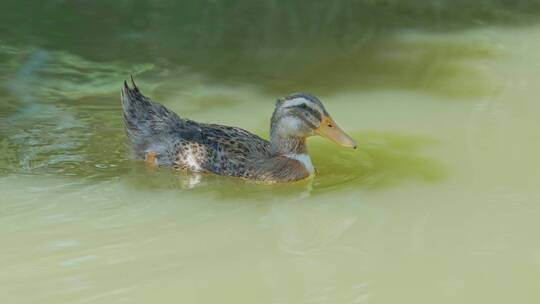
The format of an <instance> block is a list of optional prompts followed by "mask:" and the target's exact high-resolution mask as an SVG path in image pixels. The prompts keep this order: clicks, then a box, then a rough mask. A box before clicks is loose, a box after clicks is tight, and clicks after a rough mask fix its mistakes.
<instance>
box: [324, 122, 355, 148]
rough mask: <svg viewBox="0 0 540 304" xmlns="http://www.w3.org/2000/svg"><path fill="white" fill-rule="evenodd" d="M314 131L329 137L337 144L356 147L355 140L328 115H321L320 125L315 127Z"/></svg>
mask: <svg viewBox="0 0 540 304" xmlns="http://www.w3.org/2000/svg"><path fill="white" fill-rule="evenodd" d="M315 133H317V134H319V135H320V136H322V137H326V138H328V139H330V140H331V141H333V142H335V143H336V144H338V145H341V146H344V147H348V148H353V149H356V141H354V139H352V137H350V136H349V135H347V133H345V132H343V130H341V128H340V127H338V125H337V124H336V123H335V122H334V120H333V119H332V118H331V117H329V116H325V117H323V119H322V121H321V125H320V126H319V128H317V129H315Z"/></svg>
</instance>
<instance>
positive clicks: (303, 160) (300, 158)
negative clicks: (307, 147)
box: [284, 154, 315, 175]
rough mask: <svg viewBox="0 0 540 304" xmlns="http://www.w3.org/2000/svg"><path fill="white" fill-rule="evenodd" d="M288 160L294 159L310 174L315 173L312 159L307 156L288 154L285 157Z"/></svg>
mask: <svg viewBox="0 0 540 304" xmlns="http://www.w3.org/2000/svg"><path fill="white" fill-rule="evenodd" d="M284 156H285V157H287V158H290V159H294V160H297V161H299V162H300V163H302V165H303V166H304V168H306V170H307V171H308V172H309V174H310V175H311V174H313V173H315V168H314V167H313V164H312V163H311V158H310V157H309V155H307V154H287V155H284Z"/></svg>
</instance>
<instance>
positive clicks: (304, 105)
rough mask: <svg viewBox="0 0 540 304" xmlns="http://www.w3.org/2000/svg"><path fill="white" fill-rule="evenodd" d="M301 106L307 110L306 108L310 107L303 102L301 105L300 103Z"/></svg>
mask: <svg viewBox="0 0 540 304" xmlns="http://www.w3.org/2000/svg"><path fill="white" fill-rule="evenodd" d="M300 108H302V109H304V110H305V109H307V108H308V106H307V104H305V103H303V104H301V105H300Z"/></svg>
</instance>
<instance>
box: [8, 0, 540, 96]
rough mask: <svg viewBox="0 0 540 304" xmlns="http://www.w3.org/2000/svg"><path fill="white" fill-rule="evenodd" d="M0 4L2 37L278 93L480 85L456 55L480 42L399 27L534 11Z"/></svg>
mask: <svg viewBox="0 0 540 304" xmlns="http://www.w3.org/2000/svg"><path fill="white" fill-rule="evenodd" d="M105 3H106V5H105ZM2 6H3V9H1V10H0V18H1V20H2V21H3V24H4V28H3V36H2V43H3V44H6V45H7V46H22V47H25V48H27V47H28V46H31V47H36V48H43V49H47V50H53V51H63V52H67V53H69V54H73V55H76V56H79V57H81V58H85V59H87V60H90V61H91V62H96V64H97V63H100V62H121V63H124V65H120V66H126V65H127V66H129V65H135V64H138V63H146V64H152V65H154V66H155V70H154V71H153V72H151V73H149V74H150V75H149V76H150V77H153V78H155V80H156V81H155V82H156V83H157V82H158V80H159V82H162V81H163V80H164V78H167V77H170V76H171V74H170V73H169V72H171V70H174V69H175V68H187V70H188V71H189V72H190V73H195V74H201V75H203V76H204V77H205V78H206V79H208V80H209V81H210V82H218V83H230V84H244V83H248V84H255V85H258V86H261V87H262V88H263V89H264V90H266V91H268V92H269V93H270V92H271V93H272V94H273V95H274V94H276V95H277V96H281V95H282V94H284V92H291V91H299V90H300V91H306V90H307V91H313V92H314V93H317V94H330V93H333V92H336V91H340V90H345V89H350V88H354V89H358V88H360V89H372V88H375V89H378V88H391V89H395V88H407V89H418V90H425V91H428V92H431V93H435V94H450V95H460V94H465V95H470V94H472V95H475V94H479V93H482V92H485V91H484V89H485V88H484V86H485V83H484V81H483V80H479V81H478V80H475V79H476V78H478V77H477V76H478V72H477V71H474V70H472V74H468V73H467V72H471V69H468V68H466V65H467V64H466V62H464V60H467V59H477V58H479V57H481V58H490V57H491V56H492V55H493V52H492V51H490V50H489V48H487V47H485V46H482V45H481V44H480V45H478V43H477V42H476V41H474V42H471V41H464V42H457V43H450V44H448V43H445V42H444V41H442V42H440V43H435V44H433V43H425V42H423V41H419V42H412V43H411V42H407V41H405V42H404V41H401V40H399V39H397V40H396V37H399V36H400V34H401V33H402V32H403V31H404V30H405V31H407V30H412V31H416V30H417V31H421V32H431V33H439V34H440V33H451V32H456V31H461V30H467V29H475V28H480V27H484V26H504V27H511V26H527V25H531V24H537V23H538V20H540V18H539V16H540V2H539V1H535V0H516V1H503V0H482V1H468V0H439V1H429V0H416V1H401V0H386V1H371V0H359V1H348V2H338V1H310V0H299V1H290V2H286V3H283V2H279V1H274V0H265V1H248V0H236V1H227V2H223V1H195V0H191V1H173V0H165V1H149V0H131V1H116V2H110V1H107V2H104V1H33V2H31V3H28V2H22V1H15V0H7V1H3V4H2ZM133 70H135V68H134V69H132V70H130V69H129V68H126V70H125V71H120V72H119V73H120V74H128V73H130V72H133ZM87 72H88V71H86V72H85V73H87ZM172 75H173V76H174V74H172ZM458 76H459V77H458ZM118 80H119V79H112V78H111V83H116V82H117V81H118ZM446 80H450V82H451V83H450V84H447V83H446ZM471 81H472V82H471ZM452 85H453V86H452ZM460 85H462V86H464V88H462V87H460ZM452 87H455V88H456V89H452ZM449 91H450V92H449ZM461 92H465V93H461Z"/></svg>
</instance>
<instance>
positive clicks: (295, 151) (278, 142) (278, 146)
mask: <svg viewBox="0 0 540 304" xmlns="http://www.w3.org/2000/svg"><path fill="white" fill-rule="evenodd" d="M270 136H271V143H270V144H271V152H272V154H273V155H283V156H291V155H300V154H307V147H306V138H305V137H294V136H284V135H281V134H279V133H274V132H272V134H270Z"/></svg>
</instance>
